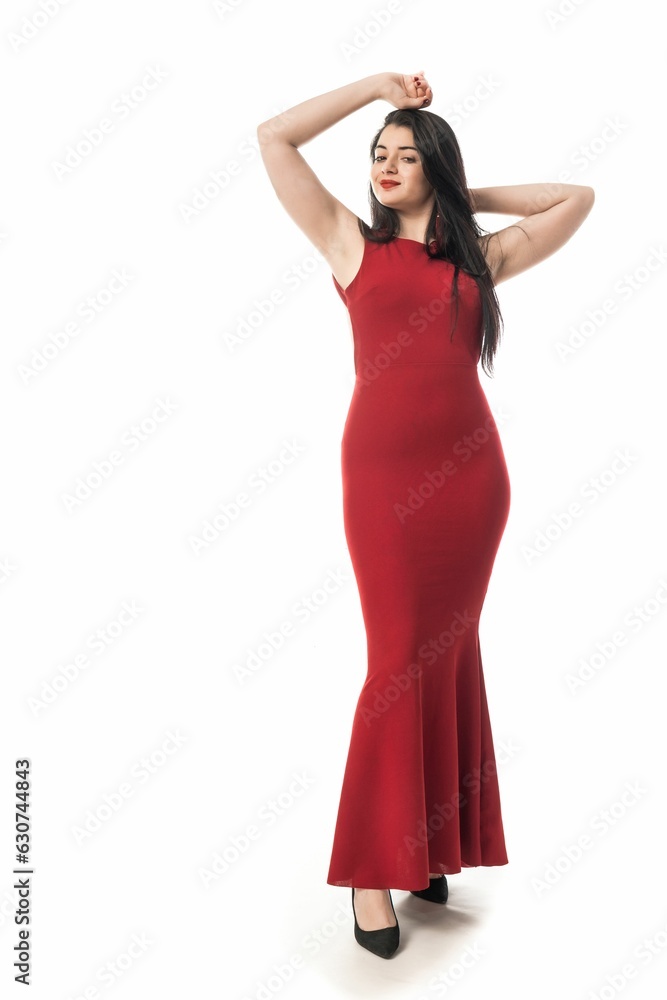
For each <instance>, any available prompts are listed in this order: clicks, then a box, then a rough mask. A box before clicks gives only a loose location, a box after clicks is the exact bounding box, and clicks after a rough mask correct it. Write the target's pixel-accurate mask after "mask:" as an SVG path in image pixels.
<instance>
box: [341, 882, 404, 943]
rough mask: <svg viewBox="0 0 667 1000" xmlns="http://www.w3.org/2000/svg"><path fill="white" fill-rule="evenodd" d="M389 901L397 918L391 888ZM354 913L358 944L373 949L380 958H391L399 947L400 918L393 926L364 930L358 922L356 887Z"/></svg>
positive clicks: (355, 933) (355, 934) (355, 935)
mask: <svg viewBox="0 0 667 1000" xmlns="http://www.w3.org/2000/svg"><path fill="white" fill-rule="evenodd" d="M389 902H390V903H391V909H392V912H393V914H394V918H395V919H396V910H394V902H393V900H392V898H391V889H390V890H389ZM352 913H353V914H354V937H355V940H356V941H357V942H358V944H360V945H361V947H362V948H366V949H368V951H372V952H373V954H374V955H379V956H380V958H391V956H392V955H393V954H394V952H395V951H396V949H397V948H398V943H399V938H400V931H399V928H398V919H396V923H395V924H394V926H393V927H381V928H380V929H379V930H377V931H364V930H362V929H361V927H360V926H359V924H358V923H357V914H356V913H355V911H354V887H352Z"/></svg>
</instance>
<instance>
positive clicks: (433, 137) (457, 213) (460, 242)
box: [359, 108, 503, 376]
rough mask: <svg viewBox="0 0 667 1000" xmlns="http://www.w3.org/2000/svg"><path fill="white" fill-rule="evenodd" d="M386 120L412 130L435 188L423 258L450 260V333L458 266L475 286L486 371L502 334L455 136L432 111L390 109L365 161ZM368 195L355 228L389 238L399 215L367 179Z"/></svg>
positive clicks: (482, 231) (382, 240)
mask: <svg viewBox="0 0 667 1000" xmlns="http://www.w3.org/2000/svg"><path fill="white" fill-rule="evenodd" d="M387 125H398V126H401V125H403V126H405V127H406V128H409V129H411V130H412V134H413V137H414V138H413V141H414V144H415V147H416V148H417V150H418V152H419V155H420V157H421V161H422V168H423V171H424V176H425V177H426V180H427V181H428V183H429V184H430V185H431V187H432V188H433V190H434V193H435V202H434V205H433V211H432V213H431V217H430V219H429V223H428V229H427V231H426V247H425V250H426V252H427V253H428V255H429V257H438V258H440V259H441V260H447V261H449V262H450V263H452V264H454V280H453V293H454V301H455V305H456V309H455V316H454V326H453V328H452V332H451V337H453V335H454V329H455V328H456V321H457V318H458V277H459V271H464V272H465V273H466V274H468V275H470V277H472V278H473V279H474V280H475V282H476V283H477V286H478V288H479V292H480V297H481V303H482V347H481V362H482V368H483V370H484V371H485V372H486V374H487V375H489V376H492V375H493V358H494V355H495V353H496V351H497V348H498V344H499V341H500V337H501V334H502V329H503V319H502V314H501V312H500V304H499V302H498V296H497V295H496V290H495V286H494V283H493V278H492V275H491V271H490V269H489V266H488V264H487V263H486V259H485V257H484V253H483V251H482V248H481V246H480V244H479V242H478V239H479V237H484V236H488V235H489V231H488V230H485V229H482V228H481V227H480V225H479V224H478V222H477V220H476V218H475V214H474V211H473V206H472V202H471V199H470V195H469V193H468V184H467V182H466V175H465V170H464V167H463V158H462V156H461V150H460V148H459V144H458V141H457V139H456V136H455V135H454V132H453V131H452V129H451V126H450V125H448V124H447V122H446V121H445V120H444V118H440V116H439V115H436V114H434V113H433V112H432V111H424V110H418V109H410V108H403V109H396V110H395V111H390V112H389V114H388V115H387V116H386V118H385V120H384V124H383V125H382V127H381V128H380V129H378V131H377V133H376V134H375V135H374V137H373V141H372V142H371V150H370V152H371V162H372V161H373V160H374V158H375V147H376V145H377V143H378V142H379V141H380V136H381V134H382V131H383V129H385V128H386V127H387ZM369 200H370V206H371V225H370V227H369V226H368V225H367V223H365V222H364V220H363V219H359V229H360V230H361V233H362V235H363V236H364V238H366V239H368V240H371V241H372V242H375V243H389V242H390V241H391V240H392V239H394V237H396V236H398V233H399V230H400V222H399V217H398V215H397V213H396V212H395V211H394V209H393V208H388V207H387V206H386V205H383V204H382V203H381V202H379V201H378V199H377V198H376V197H375V193H374V191H373V185H372V184H369ZM432 241H435V243H436V247H435V250H433V249H432V248H431V245H430V244H431V242H432ZM451 337H450V339H451Z"/></svg>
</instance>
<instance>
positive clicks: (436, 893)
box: [410, 875, 449, 903]
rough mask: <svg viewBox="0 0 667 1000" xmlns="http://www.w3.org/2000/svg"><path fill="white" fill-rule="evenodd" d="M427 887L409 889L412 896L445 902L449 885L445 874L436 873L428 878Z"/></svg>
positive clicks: (431, 901)
mask: <svg viewBox="0 0 667 1000" xmlns="http://www.w3.org/2000/svg"><path fill="white" fill-rule="evenodd" d="M428 881H429V886H428V889H410V892H411V893H412V895H413V896H419V898H420V899H427V900H428V901H429V903H446V902H447V898H448V896H449V886H448V885H447V876H446V875H437V876H436V877H435V878H430V879H429V880H428Z"/></svg>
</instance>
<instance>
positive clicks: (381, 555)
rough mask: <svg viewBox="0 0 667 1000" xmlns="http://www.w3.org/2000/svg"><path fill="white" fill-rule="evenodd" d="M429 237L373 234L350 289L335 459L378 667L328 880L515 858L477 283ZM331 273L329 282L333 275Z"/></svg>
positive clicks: (363, 699) (350, 766)
mask: <svg viewBox="0 0 667 1000" xmlns="http://www.w3.org/2000/svg"><path fill="white" fill-rule="evenodd" d="M453 275H454V266H453V265H452V264H450V263H449V262H448V261H444V260H438V259H432V258H430V257H429V256H428V254H427V253H426V249H425V247H424V244H423V243H419V242H417V241H415V240H408V239H402V238H397V239H394V240H392V241H391V242H390V243H386V244H380V243H373V242H371V241H370V240H365V241H364V254H363V259H362V263H361V267H360V270H359V272H358V273H357V275H356V276H355V278H354V279H353V280H352V282H351V283H350V284H349V285H348V287H347V288H346V289H345V290H343V289H342V288H341V286H340V285H339V283H338V282H337V281H336V279H335V277H334V278H333V280H334V284H335V287H336V289H337V291H338V293H339V295H340V297H341V298H342V300H343V302H344V303H345V304H346V306H347V308H348V311H349V315H350V320H351V325H352V332H353V337H354V366H355V372H356V381H355V387H354V391H353V395H352V400H351V403H350V408H349V411H348V415H347V419H346V422H345V427H344V431H343V439H342V448H341V457H342V476H343V518H344V527H345V536H346V540H347V545H348V549H349V552H350V558H351V561H352V566H353V569H354V573H355V577H356V581H357V586H358V590H359V596H360V601H361V609H362V614H363V619H364V625H365V629H366V637H367V656H368V670H367V675H366V678H365V681H364V684H363V687H362V689H361V693H360V695H359V699H358V702H357V705H356V710H355V713H354V718H353V722H352V732H351V739H350V746H349V751H348V756H347V763H346V766H345V772H344V777H343V786H342V791H341V796H340V803H339V807H338V815H337V820H336V827H335V832H334V838H333V849H332V854H331V862H330V867H329V873H328V877H327V882H328V883H329V884H330V885H341V886H356V887H357V888H369V889H387V888H389V889H391V888H394V889H425V888H426V887H427V886H428V884H429V872H433V873H438V874H440V873H444V874H452V873H454V872H459V871H461V868H468V867H472V866H476V865H504V864H507V854H506V850H505V840H504V833H503V823H502V816H501V809H500V797H499V788H498V780H497V773H496V763H495V755H494V749H493V739H492V733H491V725H490V720H489V713H488V708H487V700H486V693H485V688H484V677H483V672H482V659H481V654H480V646H479V635H478V623H479V616H480V613H481V610H482V605H483V603H484V597H485V594H486V590H487V587H488V583H489V579H490V575H491V570H492V568H493V563H494V560H495V556H496V552H497V549H498V546H499V544H500V540H501V537H502V534H503V531H504V528H505V524H506V521H507V518H508V515H509V505H510V484H509V477H508V473H507V468H506V465H505V457H504V454H503V450H502V446H501V443H500V439H499V436H498V430H497V427H496V424H495V421H494V418H493V416H492V414H491V410H490V408H489V404H488V401H487V399H486V396H485V394H484V392H483V389H482V386H481V384H480V381H479V377H478V371H477V365H478V363H479V360H480V356H481V339H482V328H481V323H482V310H481V300H480V295H479V290H478V288H477V285H476V283H475V281H474V280H473V279H472V278H471V277H470V276H469V275H466V274H465V273H463V272H462V271H459V276H458V295H459V307H458V321H457V325H456V328H455V330H454V334H453V337H450V316H451V309H453V308H454V303H453V300H452V279H453ZM332 277H333V275H332Z"/></svg>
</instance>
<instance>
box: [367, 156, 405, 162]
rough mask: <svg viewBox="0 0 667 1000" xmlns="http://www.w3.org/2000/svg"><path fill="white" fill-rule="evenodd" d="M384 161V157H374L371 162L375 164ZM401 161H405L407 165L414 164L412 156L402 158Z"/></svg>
mask: <svg viewBox="0 0 667 1000" xmlns="http://www.w3.org/2000/svg"><path fill="white" fill-rule="evenodd" d="M384 159H385V157H384V156H376V157H375V158H374V160H373V162H374V163H377V162H378V160H384ZM401 159H403V160H407V161H408V163H414V162H415V158H414V156H403V157H401Z"/></svg>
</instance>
